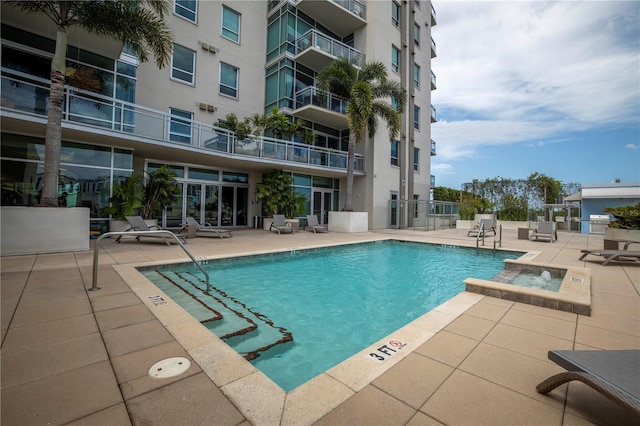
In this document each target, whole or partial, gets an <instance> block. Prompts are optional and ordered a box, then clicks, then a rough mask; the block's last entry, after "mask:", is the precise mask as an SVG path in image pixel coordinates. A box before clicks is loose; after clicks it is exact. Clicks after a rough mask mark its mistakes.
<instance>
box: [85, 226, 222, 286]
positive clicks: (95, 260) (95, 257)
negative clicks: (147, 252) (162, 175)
mask: <svg viewBox="0 0 640 426" xmlns="http://www.w3.org/2000/svg"><path fill="white" fill-rule="evenodd" d="M122 235H130V236H136V235H147V236H157V237H164V236H166V237H170V238H173V239H174V240H176V242H177V243H178V245H179V246H180V247H181V248H182V250H183V251H184V252H185V253H186V254H187V256H189V258H190V259H191V261H192V262H193V264H194V265H196V266H197V267H198V269H200V272H202V273H203V274H204V276H205V279H206V283H207V291H209V290H210V289H211V284H210V283H209V274H208V273H207V271H205V270H204V268H203V267H202V265H200V262H198V261H197V260H196V258H195V257H193V255H192V254H191V252H190V251H189V250H187V248H186V247H185V246H184V244H182V242H181V241H180V239H179V238H178V236H177V235H176V234H174V233H173V232H171V231H167V230H159V231H113V232H106V233H104V234H102V235H100V236H99V237H98V238H97V239H96V242H95V244H94V246H93V278H92V281H91V288H90V289H89V291H96V290H100V287H98V251H99V248H100V242H101V241H102V240H103V239H105V238H107V237H112V236H122Z"/></svg>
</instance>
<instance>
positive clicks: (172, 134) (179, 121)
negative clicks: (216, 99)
mask: <svg viewBox="0 0 640 426" xmlns="http://www.w3.org/2000/svg"><path fill="white" fill-rule="evenodd" d="M170 115H171V122H170V123H169V140H170V141H173V142H180V143H186V144H191V120H193V114H192V113H190V112H187V111H181V110H179V109H175V108H171V109H170Z"/></svg>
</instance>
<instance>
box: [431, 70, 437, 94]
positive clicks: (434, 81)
mask: <svg viewBox="0 0 640 426" xmlns="http://www.w3.org/2000/svg"><path fill="white" fill-rule="evenodd" d="M431 90H436V75H435V74H434V73H433V71H431Z"/></svg>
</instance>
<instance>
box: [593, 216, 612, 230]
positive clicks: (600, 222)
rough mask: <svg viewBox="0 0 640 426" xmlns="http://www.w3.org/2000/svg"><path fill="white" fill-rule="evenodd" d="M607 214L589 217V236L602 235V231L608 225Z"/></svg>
mask: <svg viewBox="0 0 640 426" xmlns="http://www.w3.org/2000/svg"><path fill="white" fill-rule="evenodd" d="M610 221H611V219H609V215H608V214H592V215H590V216H589V233H590V234H604V230H605V229H606V228H607V226H608V225H609V222H610Z"/></svg>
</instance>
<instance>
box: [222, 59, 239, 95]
mask: <svg viewBox="0 0 640 426" xmlns="http://www.w3.org/2000/svg"><path fill="white" fill-rule="evenodd" d="M220 93H223V94H225V95H229V96H233V97H234V98H236V97H238V68H236V67H234V66H232V65H228V64H225V63H224V62H220Z"/></svg>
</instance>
